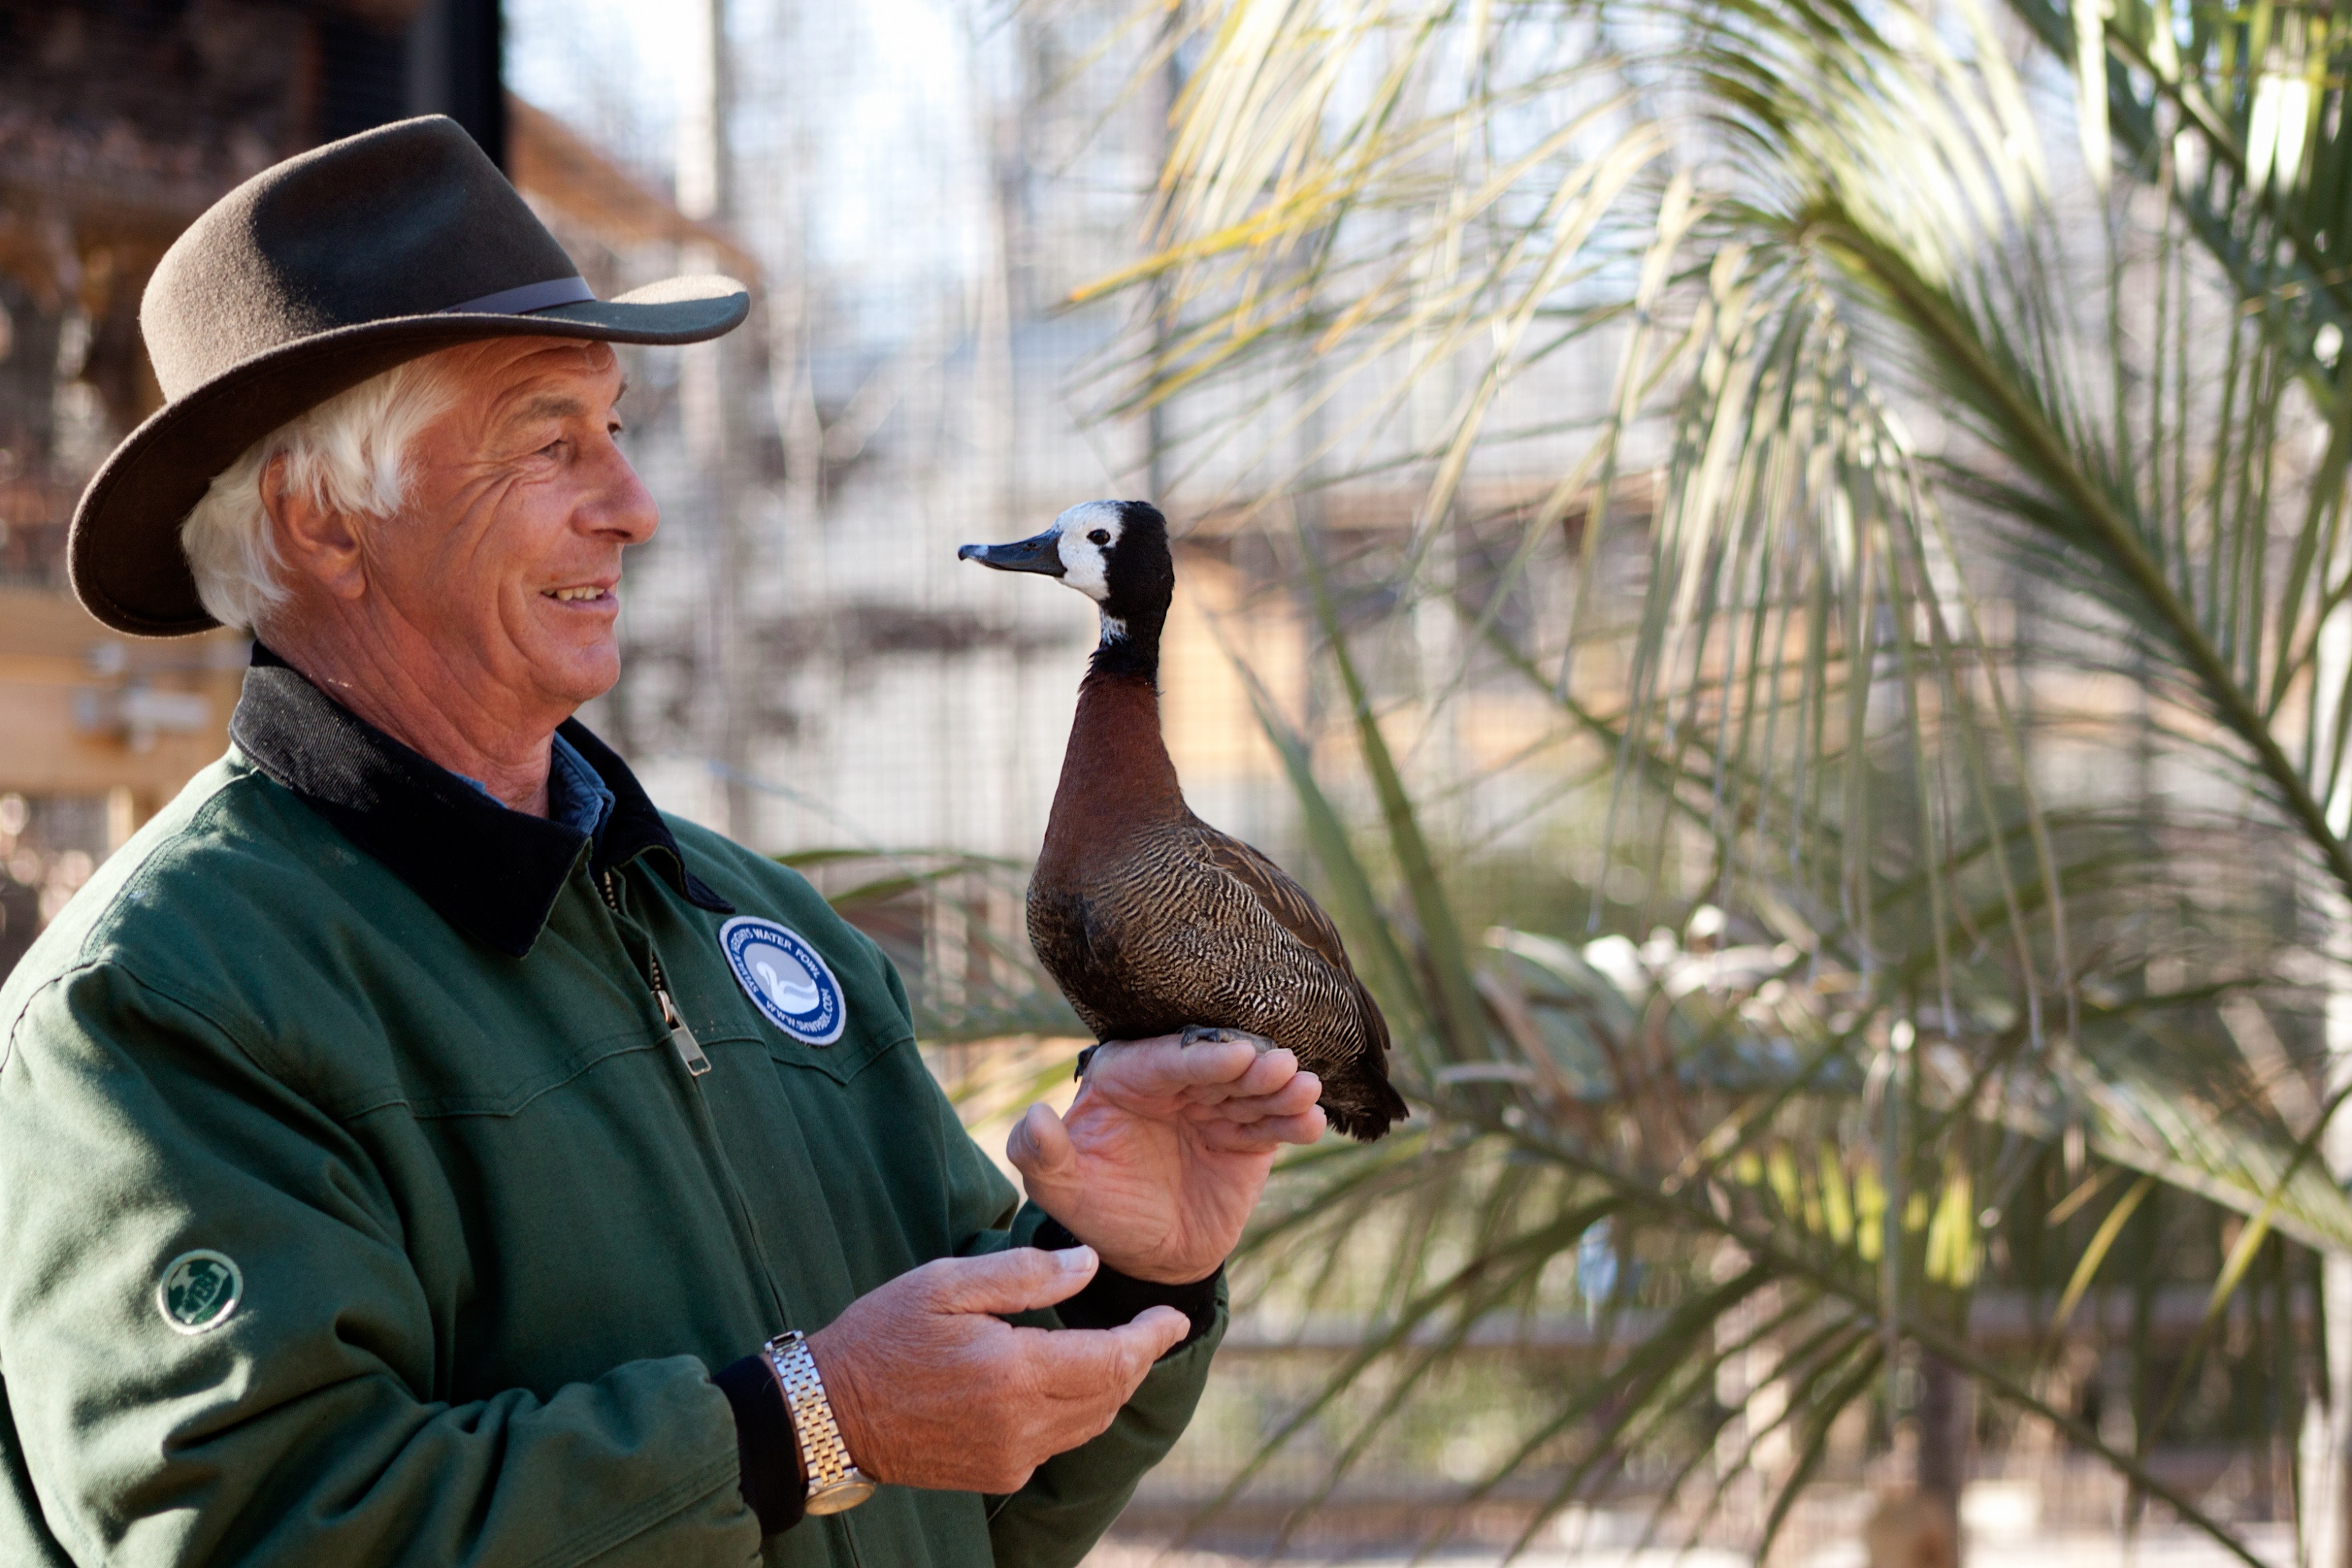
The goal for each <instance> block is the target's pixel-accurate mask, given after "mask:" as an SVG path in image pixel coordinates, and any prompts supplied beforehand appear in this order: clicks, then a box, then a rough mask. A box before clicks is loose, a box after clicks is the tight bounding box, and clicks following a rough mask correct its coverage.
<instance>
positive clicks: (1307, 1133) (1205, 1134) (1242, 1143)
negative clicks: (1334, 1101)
mask: <svg viewBox="0 0 2352 1568" xmlns="http://www.w3.org/2000/svg"><path fill="white" fill-rule="evenodd" d="M1328 1125H1329V1123H1328V1121H1327V1120H1326V1118H1325V1117H1324V1115H1323V1110H1322V1107H1320V1106H1309V1107H1308V1108H1307V1110H1303V1111H1301V1112H1299V1113H1298V1114H1297V1115H1295V1116H1269V1117H1265V1118H1264V1119H1262V1120H1259V1121H1209V1122H1204V1123H1202V1126H1201V1128H1200V1132H1199V1135H1200V1139H1201V1142H1203V1143H1205V1144H1207V1145H1208V1146H1209V1147H1210V1148H1212V1149H1215V1150H1218V1151H1220V1152H1225V1153H1234V1154H1265V1153H1269V1152H1273V1151H1274V1150H1276V1149H1277V1148H1279V1147H1281V1146H1282V1145H1283V1144H1285V1143H1312V1142H1315V1141H1316V1140H1317V1139H1318V1138H1320V1137H1322V1136H1323V1133H1324V1131H1325V1129H1326V1128H1327V1127H1328Z"/></svg>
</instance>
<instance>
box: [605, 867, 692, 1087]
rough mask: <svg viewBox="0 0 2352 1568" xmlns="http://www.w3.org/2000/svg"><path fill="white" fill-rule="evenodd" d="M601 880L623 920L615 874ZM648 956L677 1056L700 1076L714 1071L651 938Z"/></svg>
mask: <svg viewBox="0 0 2352 1568" xmlns="http://www.w3.org/2000/svg"><path fill="white" fill-rule="evenodd" d="M597 883H598V885H599V886H600V887H602V888H603V889H604V902H605V904H606V905H607V906H608V907H610V908H611V910H612V911H613V918H614V920H619V919H620V918H621V896H620V894H619V893H617V892H615V891H614V888H613V873H612V872H611V871H609V870H607V871H606V872H605V873H604V875H603V876H602V877H600V878H598V879H597ZM646 961H647V962H648V963H652V965H653V966H654V1000H655V1001H656V1002H659V1003H660V1004H661V1010H662V1022H663V1023H665V1024H667V1025H668V1026H669V1043H670V1047H671V1048H672V1049H673V1050H675V1051H677V1059H678V1060H680V1061H682V1062H684V1063H685V1064H686V1070H687V1071H688V1073H689V1074H690V1075H692V1076H693V1077H695V1078H700V1077H701V1076H702V1075H703V1074H704V1073H707V1072H709V1070H710V1058H709V1057H707V1056H704V1055H703V1054H702V1043H701V1042H700V1041H699V1040H697V1039H696V1038H695V1037H694V1031H693V1030H692V1029H689V1028H688V1027H687V1026H686V1020H685V1019H684V1018H682V1017H680V1016H678V1011H677V1004H675V1003H673V1002H672V1001H671V1000H670V999H669V982H668V981H667V980H666V979H664V978H663V976H662V966H661V955H660V954H659V953H657V952H655V951H654V950H653V942H652V941H651V940H650V939H648V940H647V942H646Z"/></svg>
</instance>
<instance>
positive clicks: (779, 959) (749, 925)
mask: <svg viewBox="0 0 2352 1568" xmlns="http://www.w3.org/2000/svg"><path fill="white" fill-rule="evenodd" d="M719 946H720V947H723V948H725V949H726V950H727V962H728V963H730V964H732V965H734V967H735V978H736V979H737V980H739V981H741V982H742V984H743V990H744V993H745V994H748V995H749V996H750V997H751V1000H752V1001H753V1002H755V1003H757V1004H758V1005H759V1008H760V1011H761V1012H762V1013H765V1014H766V1015H767V1016H768V1022H770V1023H772V1024H773V1025H775V1026H776V1027H778V1028H779V1029H782V1031H783V1032H784V1033H786V1034H787V1035H790V1036H791V1037H793V1038H794V1039H796V1040H798V1041H800V1042H801V1043H802V1044H803V1045H804V1046H829V1045H831V1044H833V1042H834V1041H835V1040H837V1039H839V1038H841V1029H842V1026H843V1025H844V1024H845V1023H846V1022H847V1021H848V1015H847V1013H846V1011H845V1009H844V1008H843V1006H842V1005H841V986H840V984H839V983H837V982H836V981H835V979H834V978H833V971H832V970H830V969H828V968H826V967H825V963H824V959H822V958H819V957H818V956H817V952H816V949H814V948H813V947H811V946H810V945H809V944H808V943H807V942H803V940H802V939H801V934H800V932H798V931H792V930H788V929H787V928H785V927H783V926H780V925H778V924H777V923H776V922H775V921H763V920H755V919H754V918H752V917H751V916H750V915H738V916H737V917H736V918H735V919H733V920H731V921H728V922H727V923H726V924H725V925H723V926H720V927H719Z"/></svg>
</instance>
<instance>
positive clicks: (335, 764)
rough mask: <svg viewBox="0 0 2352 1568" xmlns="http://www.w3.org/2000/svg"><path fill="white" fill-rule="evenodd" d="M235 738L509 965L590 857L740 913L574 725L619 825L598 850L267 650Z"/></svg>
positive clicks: (621, 766)
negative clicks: (640, 862)
mask: <svg viewBox="0 0 2352 1568" xmlns="http://www.w3.org/2000/svg"><path fill="white" fill-rule="evenodd" d="M228 732H229V738H230V739H231V740H233V741H235V742H236V744H237V749H238V750H240V751H242V752H244V753H245V754H246V756H247V758H249V759H251V761H252V763H253V765H254V766H256V767H257V768H259V769H260V770H261V771H262V772H263V773H267V774H268V776H269V777H271V778H272V779H275V780H276V781H277V782H278V783H279V784H284V785H285V786H286V787H287V788H288V789H289V790H292V791H293V792H294V793H295V794H296V795H299V796H300V797H301V800H302V803H303V804H304V805H308V806H310V808H311V809H312V810H313V811H316V812H317V813H318V814H319V815H320V816H323V817H325V818H326V819H327V820H328V821H329V822H331V823H332V824H333V825H334V826H336V827H337V828H338V829H340V830H341V832H342V834H343V836H344V837H347V838H349V839H350V840H351V841H352V843H354V844H356V845H358V846H359V847H361V848H362V849H364V850H366V851H367V852H368V853H369V854H371V855H373V856H374V857H375V858H377V859H378V860H381V861H383V863H384V865H385V866H387V867H389V868H391V869H392V871H393V872H394V874H395V875H396V876H398V877H399V878H400V879H401V880H402V881H404V882H406V883H407V884H408V885H409V886H410V887H411V888H414V889H415V890H416V892H417V894H418V896H419V897H421V898H423V899H424V900H425V902H426V903H428V904H431V905H432V906H433V907H434V909H435V910H438V911H439V913H440V915H441V917H442V918H443V919H444V920H446V921H448V922H449V923H450V924H451V925H454V926H456V927H457V929H458V930H460V931H464V932H466V933H467V935H468V936H471V937H474V938H475V939H477V940H478V941H480V942H487V943H488V944H489V945H490V946H492V947H494V948H496V949H498V950H499V952H503V953H505V954H507V955H508V956H509V957H511V958H520V957H522V956H523V955H524V954H526V953H528V952H530V949H531V944H532V943H533V942H537V941H538V940H539V933H540V931H541V928H543V927H544V926H545V925H546V924H547V917H548V915H549V913H550V912H551V910H553V909H554V908H555V900H556V897H557V895H558V894H560V893H561V892H562V889H563V882H564V879H565V878H567V877H569V876H570V875H571V874H572V866H573V865H574V864H576V863H577V862H578V860H579V858H580V853H581V851H582V850H583V848H586V849H589V850H590V860H589V869H590V870H591V871H592V872H593V873H595V874H598V875H602V874H603V873H604V871H605V870H607V869H608V868H613V867H616V866H625V865H626V864H628V863H629V862H630V861H631V860H634V859H635V858H637V857H639V856H641V855H646V854H648V853H651V854H652V859H651V861H650V864H651V865H652V866H653V867H654V868H655V869H656V871H657V872H659V874H660V875H661V876H662V877H663V879H666V880H667V882H668V883H669V884H670V886H671V887H673V888H675V889H677V890H678V892H679V893H681V894H683V895H684V896H685V897H686V898H687V899H688V900H691V901H692V902H694V903H696V904H698V905H699V906H700V907H702V908H703V909H706V910H713V911H715V912H718V913H721V914H731V913H733V912H734V906H733V905H732V904H730V903H729V902H728V901H727V900H725V899H722V898H720V897H719V895H718V894H717V893H715V892H713V891H711V889H709V887H707V886H706V885H704V883H703V882H702V880H701V879H699V878H698V877H696V876H695V874H694V873H693V872H691V871H689V870H688V869H687V868H686V858H685V857H684V856H683V855H681V854H680V853H679V852H678V847H677V839H676V838H675V837H672V836H671V833H670V830H669V825H668V824H667V823H666V822H664V821H663V820H662V816H661V813H660V812H659V811H657V810H656V809H655V807H654V803H653V802H652V801H651V800H649V799H647V798H646V792H645V789H644V788H643V786H641V785H640V784H638V783H637V780H636V775H635V774H634V773H631V772H629V768H628V764H627V763H624V762H622V761H621V759H620V758H619V757H618V756H617V755H615V754H614V752H613V750H612V748H610V747H608V746H606V745H605V744H604V742H602V741H599V740H598V739H597V738H596V737H595V736H594V735H593V734H592V733H590V732H589V730H588V728H587V726H586V725H584V724H583V723H581V722H580V721H578V720H576V719H572V720H566V721H564V723H563V725H562V729H560V730H559V731H557V732H558V733H559V734H561V735H562V737H563V738H564V739H565V740H567V741H569V742H572V747H573V749H574V750H576V751H577V752H579V753H580V755H581V758H582V760H583V761H584V762H585V763H587V764H588V765H589V767H591V768H592V769H593V770H595V773H596V776H597V777H599V778H601V779H603V780H604V787H605V788H607V789H609V790H611V791H612V792H613V813H612V816H610V817H608V818H607V819H606V820H605V823H604V835H603V837H601V838H599V839H598V840H597V841H596V842H595V844H594V845H593V846H591V845H590V843H589V839H588V836H587V835H586V834H584V833H583V832H581V831H580V830H579V829H578V828H575V827H567V826H563V825H562V824H561V823H558V822H552V821H550V820H549V819H547V818H546V817H543V816H528V815H526V814H525V813H522V812H520V811H510V810H509V809H508V808H507V807H506V806H503V805H499V803H498V802H497V801H496V800H493V799H492V798H490V796H488V795H485V794H483V793H482V792H481V791H480V790H478V789H477V788H476V787H474V786H473V785H472V784H468V783H467V782H466V781H465V780H464V779H462V778H459V777H458V776H457V774H456V773H451V772H450V771H449V770H448V769H446V768H444V767H442V766H440V765H439V764H437V763H434V762H432V761H431V760H430V759H428V758H426V757H425V756H424V755H422V754H421V753H419V752H414V751H411V750H410V749H409V748H408V747H406V746H404V745H403V744H401V743H400V742H398V741H395V740H394V739H393V738H392V737H391V736H390V735H387V734H385V733H384V732H383V731H381V730H379V729H377V728H376V727H375V726H374V725H373V724H371V723H369V722H368V721H366V720H364V719H362V718H361V717H360V716H359V715H358V714H356V713H353V712H352V710H350V709H348V708H345V707H344V706H343V705H342V704H341V703H340V702H337V701H336V700H334V699H333V698H331V697H330V696H328V695H327V694H326V693H325V692H323V691H321V690H320V689H318V688H317V687H316V686H313V685H312V684H311V683H310V680H309V679H307V678H306V677H305V676H304V675H303V674H302V672H301V671H299V670H298V669H296V668H294V667H293V666H291V665H289V664H288V663H287V662H286V661H285V660H284V659H282V658H278V656H277V655H276V654H274V653H272V652H271V651H270V650H269V649H268V648H267V647H263V646H262V645H260V644H259V643H256V644H255V645H254V647H253V668H251V669H249V670H247V671H246V675H245V691H244V694H243V695H242V696H241V697H239V698H238V700H237V704H236V714H235V716H234V717H232V718H231V719H230V720H229V726H228Z"/></svg>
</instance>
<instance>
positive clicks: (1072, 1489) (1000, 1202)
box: [934, 1090, 1227, 1568]
mask: <svg viewBox="0 0 2352 1568" xmlns="http://www.w3.org/2000/svg"><path fill="white" fill-rule="evenodd" d="M934 1094H935V1102H936V1110H935V1115H936V1116H937V1118H938V1119H939V1121H940V1144H941V1147H942V1148H943V1149H945V1150H946V1151H947V1159H948V1162H949V1189H950V1193H951V1194H953V1197H952V1201H953V1203H954V1205H955V1213H956V1217H957V1221H958V1224H959V1226H960V1227H961V1228H960V1229H959V1230H958V1232H957V1234H958V1235H960V1236H963V1237H968V1239H967V1240H966V1241H965V1242H964V1243H963V1245H962V1246H961V1247H959V1248H958V1251H959V1252H961V1253H962V1254H963V1255H965V1256H971V1255H974V1254H978V1253H984V1252H992V1251H995V1250H997V1249H999V1248H1001V1247H1029V1246H1033V1245H1036V1244H1038V1243H1039V1241H1040V1240H1041V1238H1040V1237H1038V1235H1037V1233H1038V1231H1039V1230H1040V1229H1041V1228H1043V1227H1045V1226H1050V1225H1052V1224H1053V1222H1052V1220H1051V1219H1049V1218H1048V1217H1047V1215H1046V1214H1045V1211H1044V1210H1043V1209H1040V1208H1039V1207H1038V1206H1037V1205H1034V1204H1021V1205H1019V1206H1018V1208H1017V1209H1016V1208H1015V1206H1014V1204H1015V1199H1014V1194H1013V1187H1012V1184H1010V1183H1009V1182H1007V1181H1006V1180H1005V1178H1004V1176H1003V1173H1001V1172H999V1171H998V1170H997V1169H996V1167H995V1166H994V1165H993V1164H992V1163H990V1162H989V1160H988V1157H987V1156H986V1155H984V1154H982V1152H981V1151H980V1148H979V1145H977V1144H975V1143H974V1142H972V1141H971V1136H970V1134H968V1133H966V1132H965V1131H963V1128H962V1125H961V1122H960V1121H958V1120H957V1118H956V1115H955V1110H954V1107H953V1106H951V1105H950V1103H949V1101H948V1099H947V1096H946V1095H945V1094H943V1093H938V1092H937V1091H936V1090H934ZM1042 1239H1044V1241H1045V1244H1046V1245H1052V1243H1053V1238H1051V1237H1046V1238H1042ZM1137 1283H1139V1282H1137ZM1089 1289H1091V1287H1090V1288H1089ZM1138 1310H1140V1308H1139V1309H1138ZM1226 1310H1227V1309H1226V1299H1225V1290H1224V1281H1223V1275H1222V1274H1220V1275H1219V1276H1218V1279H1217V1284H1216V1287H1215V1289H1214V1297H1213V1310H1203V1311H1200V1312H1198V1313H1197V1314H1196V1322H1199V1321H1200V1320H1201V1319H1206V1321H1205V1322H1204V1323H1201V1325H1200V1326H1201V1328H1202V1331H1201V1332H1199V1334H1198V1336H1197V1337H1196V1338H1194V1339H1192V1341H1191V1342H1189V1343H1187V1344H1185V1345H1184V1346H1182V1347H1181V1349H1178V1350H1176V1351H1173V1352H1171V1353H1169V1354H1168V1355H1166V1356H1164V1357H1162V1358H1161V1359H1160V1363H1159V1364H1158V1365H1157V1366H1154V1367H1153V1368H1152V1369H1151V1371H1150V1373H1148V1374H1146V1376H1145V1377H1144V1380H1143V1383H1142V1384H1141V1386H1139V1388H1137V1389H1136V1391H1135V1395H1134V1397H1133V1398H1131V1399H1129V1401H1128V1402H1127V1404H1126V1405H1125V1406H1123V1407H1122V1408H1121V1409H1120V1411H1119V1413H1118V1415H1117V1416H1116V1417H1115V1418H1114V1419H1113V1420H1112V1422H1111V1425H1110V1429H1109V1430H1108V1431H1107V1432H1105V1433H1103V1434H1102V1435H1101V1436H1098V1437H1096V1438H1095V1439H1093V1440H1092V1441H1091V1442H1087V1443H1085V1444H1082V1445H1080V1446H1079V1447H1076V1448H1073V1449H1071V1450H1070V1451H1069V1452H1067V1453H1066V1454H1057V1455H1055V1457H1054V1458H1051V1459H1048V1460H1046V1461H1045V1463H1044V1464H1042V1465H1040V1466H1038V1467H1037V1469H1036V1472H1035V1473H1034V1474H1033V1475H1032V1476H1031V1477H1030V1478H1029V1483H1028V1485H1026V1486H1024V1487H1023V1488H1022V1489H1020V1490H1019V1491H1017V1492H1015V1493H1013V1495H1012V1496H1011V1497H1006V1498H992V1499H990V1500H989V1522H988V1531H989V1542H990V1545H991V1547H992V1550H993V1552H994V1556H995V1561H996V1563H997V1568H1067V1565H1069V1564H1073V1563H1077V1562H1078V1561H1079V1560H1080V1559H1081V1558H1083V1557H1085V1556H1086V1554H1087V1552H1088V1551H1090V1550H1091V1549H1092V1548H1093V1546H1094V1544H1095V1542H1097V1540H1099V1539H1100V1538H1101V1536H1102V1533H1103V1531H1106V1530H1108V1529H1109V1528H1110V1526H1111V1522H1112V1521H1114V1520H1116V1519H1117V1518H1118V1515H1119V1510H1122V1509H1124V1508H1125V1507H1126V1506H1127V1501H1128V1499H1129V1498H1130V1497H1132V1496H1133V1495H1134V1493H1135V1488H1136V1483H1137V1482H1139V1481H1140V1480H1141V1479H1143V1474H1144V1472H1145V1471H1146V1470H1149V1469H1150V1468H1151V1467H1152V1466H1154V1465H1156V1464H1158V1463H1159V1462H1160V1460H1161V1459H1162V1458H1165V1457H1166V1456H1167V1453H1168V1450H1169V1449H1170V1448H1171V1447H1174V1446H1175V1443H1176V1439H1177V1438H1178V1437H1179V1436H1182V1434H1183V1431H1184V1427H1185V1425H1186V1424H1187V1423H1188V1422H1190V1421H1191V1420H1192V1410H1193V1407H1194V1406H1195V1405H1198V1404H1199V1403H1200V1400H1201V1390H1202V1387H1203V1386H1204V1385H1205V1384H1207V1382H1208V1377H1209V1363H1210V1359H1211V1358H1212V1357H1213V1356H1214V1355H1215V1354H1216V1349H1217V1344H1218V1342H1219V1341H1220V1340H1222V1339H1223V1337H1224V1331H1225V1321H1226ZM1018 1321H1024V1322H1034V1323H1035V1324H1037V1325H1038V1326H1040V1327H1047V1328H1058V1327H1061V1326H1062V1323H1061V1321H1060V1319H1059V1317H1058V1316H1057V1315H1056V1314H1055V1313H1054V1312H1053V1311H1050V1310H1049V1311H1045V1312H1039V1313H1034V1314H1024V1316H1023V1317H1022V1318H1021V1319H1020V1320H1018Z"/></svg>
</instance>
